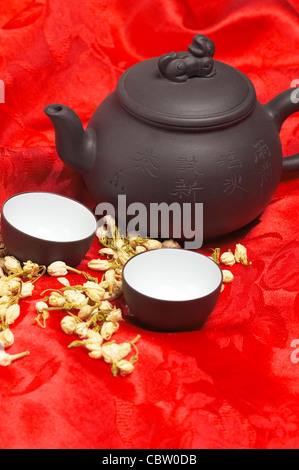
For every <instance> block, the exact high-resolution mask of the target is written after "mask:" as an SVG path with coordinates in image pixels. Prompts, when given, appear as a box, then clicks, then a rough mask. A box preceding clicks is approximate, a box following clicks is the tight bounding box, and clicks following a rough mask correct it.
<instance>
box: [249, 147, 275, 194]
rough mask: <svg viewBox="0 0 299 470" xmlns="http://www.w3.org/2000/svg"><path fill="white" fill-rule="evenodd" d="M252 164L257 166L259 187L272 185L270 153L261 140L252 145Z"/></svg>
mask: <svg viewBox="0 0 299 470" xmlns="http://www.w3.org/2000/svg"><path fill="white" fill-rule="evenodd" d="M253 148H254V163H255V164H256V165H257V166H258V170H259V171H258V174H259V178H260V181H259V183H260V187H261V188H262V187H264V186H265V185H267V184H269V183H272V181H273V171H272V163H271V152H270V149H269V147H268V145H267V144H266V142H265V141H264V140H263V139H261V140H259V141H258V142H257V143H256V144H254V145H253Z"/></svg>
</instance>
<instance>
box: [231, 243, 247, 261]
mask: <svg viewBox="0 0 299 470" xmlns="http://www.w3.org/2000/svg"><path fill="white" fill-rule="evenodd" d="M234 258H235V261H236V263H242V264H244V265H245V266H248V265H250V264H251V263H249V262H248V259H247V249H246V248H245V246H243V245H241V244H240V243H237V244H236V248H235V253H234Z"/></svg>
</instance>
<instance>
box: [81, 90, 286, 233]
mask: <svg viewBox="0 0 299 470" xmlns="http://www.w3.org/2000/svg"><path fill="white" fill-rule="evenodd" d="M87 130H89V131H90V132H95V134H96V149H97V155H96V157H95V159H94V164H93V167H92V169H91V171H89V172H88V173H87V174H85V175H84V179H85V182H86V185H87V188H88V190H89V191H90V193H91V195H92V196H93V198H94V200H95V201H96V202H97V203H101V202H108V203H111V204H112V205H113V206H114V207H115V210H117V207H118V196H119V195H125V196H126V203H127V206H128V205H130V204H132V203H135V202H138V203H142V204H143V205H144V206H145V207H146V209H147V211H148V214H150V205H151V204H152V203H158V204H161V203H166V204H167V205H169V206H170V205H171V204H172V203H174V202H175V203H179V204H180V206H181V207H182V208H183V207H184V205H185V204H186V203H188V204H190V205H191V207H193V208H195V203H202V204H203V237H204V239H205V240H206V239H210V238H214V237H218V236H220V235H224V234H226V233H229V232H231V231H233V230H236V229H238V228H240V227H243V226H244V225H246V224H248V223H249V222H251V221H252V220H253V219H255V218H256V217H258V216H259V215H260V214H261V213H262V212H263V210H264V209H265V207H266V206H267V204H268V203H269V201H270V199H271V198H272V196H273V194H274V192H275V191H276V188H277V186H278V184H279V180H280V177H281V171H282V148H281V143H280V138H279V132H278V130H277V127H276V126H275V124H274V122H273V120H272V119H271V117H270V116H269V114H268V113H267V111H266V109H265V107H264V106H263V105H262V104H261V103H259V102H258V101H257V102H256V105H255V107H254V110H253V111H252V112H251V114H250V115H249V116H247V117H246V118H244V119H243V120H241V121H240V120H239V121H238V122H237V123H236V124H234V125H232V124H230V125H229V126H222V127H218V128H210V129H209V128H207V129H204V128H200V129H196V128H191V129H188V128H176V127H171V126H161V125H153V124H152V123H148V122H146V121H145V120H144V121H143V120H141V119H139V118H137V117H135V116H134V115H132V114H131V113H129V112H128V111H126V110H125V109H124V107H123V106H121V104H120V103H119V100H118V96H117V93H116V92H112V93H111V94H110V95H109V96H108V97H107V98H106V99H105V100H104V101H103V103H102V104H101V105H100V106H99V107H98V108H97V109H96V111H95V112H94V114H93V116H92V117H91V119H90V122H89V124H88V128H87ZM182 216H183V214H182ZM149 228H150V227H149ZM172 229H173V227H170V232H169V236H170V237H171V236H172V235H173V233H172ZM154 232H155V231H154ZM154 232H153V231H152V232H151V233H154ZM148 234H150V232H149V233H148ZM155 235H157V236H159V235H161V234H160V233H156V234H155ZM176 238H182V239H184V233H181V236H180V237H176Z"/></svg>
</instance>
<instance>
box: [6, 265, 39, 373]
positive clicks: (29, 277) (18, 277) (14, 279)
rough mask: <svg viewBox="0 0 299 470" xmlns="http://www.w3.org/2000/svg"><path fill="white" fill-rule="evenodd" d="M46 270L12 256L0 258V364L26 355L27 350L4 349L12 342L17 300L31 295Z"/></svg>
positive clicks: (18, 306) (17, 311) (17, 313)
mask: <svg viewBox="0 0 299 470" xmlns="http://www.w3.org/2000/svg"><path fill="white" fill-rule="evenodd" d="M45 272H46V267H45V266H39V265H38V264H36V263H32V262H31V261H27V262H26V263H24V264H23V266H22V265H21V263H20V262H19V261H18V260H17V259H16V258H14V257H13V256H4V257H2V258H0V348H1V350H0V365H1V366H8V365H10V364H11V363H12V362H13V361H15V360H16V359H20V358H22V357H24V356H28V354H29V351H24V352H22V353H19V354H14V355H11V354H8V353H7V352H6V351H5V349H6V348H9V347H10V346H12V344H13V343H14V334H13V332H12V331H11V326H12V325H13V323H14V322H15V321H16V319H17V318H18V317H19V315H20V305H19V302H20V300H22V299H25V298H26V297H30V296H31V295H32V292H33V289H34V283H35V282H36V281H37V280H38V279H39V278H40V277H41V276H42V275H43V274H44V273H45Z"/></svg>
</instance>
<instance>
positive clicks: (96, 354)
mask: <svg viewBox="0 0 299 470" xmlns="http://www.w3.org/2000/svg"><path fill="white" fill-rule="evenodd" d="M88 355H89V357H91V358H92V359H102V357H103V352H102V350H101V349H98V350H96V351H90V352H89V353H88Z"/></svg>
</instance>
